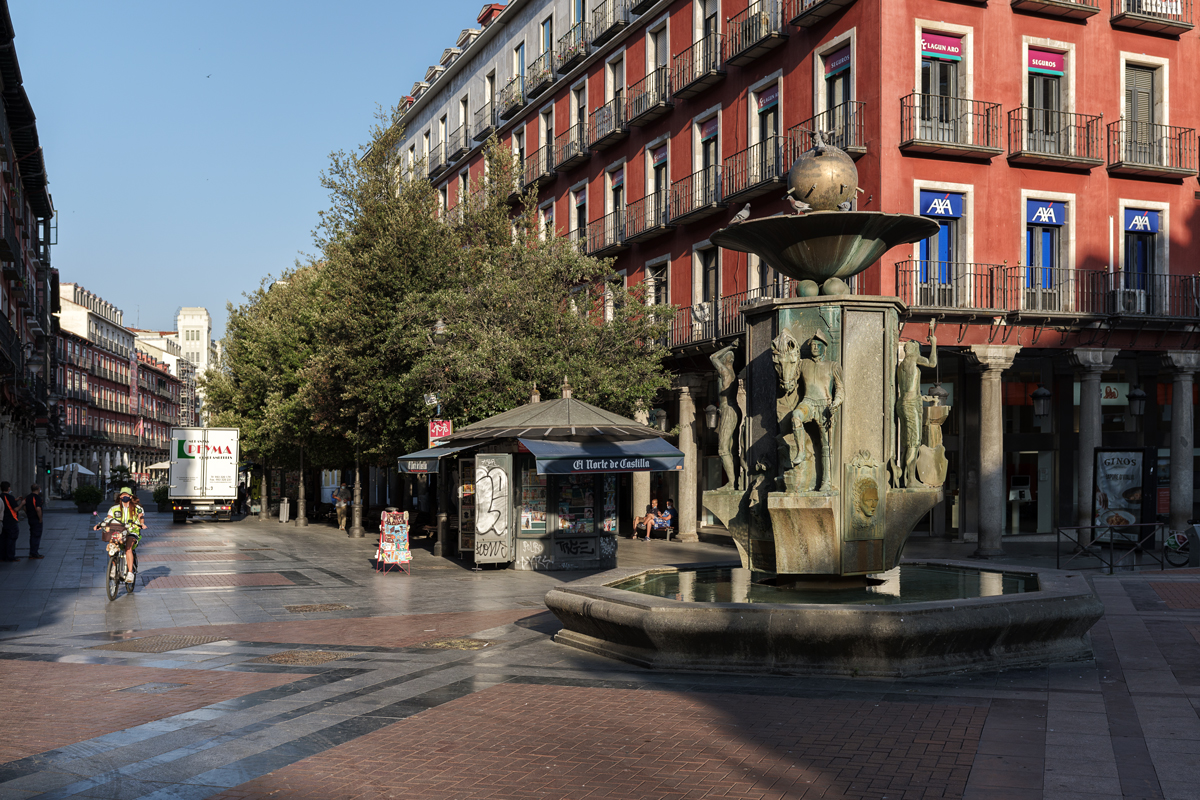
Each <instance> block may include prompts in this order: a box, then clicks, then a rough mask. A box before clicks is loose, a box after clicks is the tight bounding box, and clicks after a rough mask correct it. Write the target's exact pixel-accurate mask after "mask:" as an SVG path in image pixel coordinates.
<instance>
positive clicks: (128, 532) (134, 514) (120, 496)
mask: <svg viewBox="0 0 1200 800" xmlns="http://www.w3.org/2000/svg"><path fill="white" fill-rule="evenodd" d="M110 522H120V523H121V524H123V525H124V526H125V542H124V548H125V582H126V583H133V551H134V550H136V549H137V546H138V543H139V542H140V541H141V540H142V531H144V530H145V529H146V514H145V511H144V510H143V509H142V504H141V503H140V502H138V498H137V495H136V494H134V493H133V490H132V489H130V488H129V487H127V486H122V487H121V491H119V492H117V504H116V505H115V506H113V507H112V508H110V509H109V510H108V515H107V516H105V517H104V520H103V521H102V522H100V523H99V524H98V525H96V526H94V527H93V528H92V530H98V529H99V528H101V527H102V526H104V525H107V524H108V523H110Z"/></svg>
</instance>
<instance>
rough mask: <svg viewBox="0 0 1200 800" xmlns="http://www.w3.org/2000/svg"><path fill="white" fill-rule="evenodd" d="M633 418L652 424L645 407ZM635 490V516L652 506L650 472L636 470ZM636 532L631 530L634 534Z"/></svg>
mask: <svg viewBox="0 0 1200 800" xmlns="http://www.w3.org/2000/svg"><path fill="white" fill-rule="evenodd" d="M633 418H634V419H635V420H636V421H638V422H640V423H642V424H643V425H649V424H650V413H649V412H648V411H646V409H644V408H639V409H638V410H637V411H635V412H634V413H633ZM632 477H633V492H632V496H631V497H630V504H631V505H630V508H632V509H633V516H635V517H640V516H644V515H645V513H646V509H647V508H649V506H650V473H649V472H635V473H633V476H632ZM633 533H634V532H632V531H631V532H630V535H633Z"/></svg>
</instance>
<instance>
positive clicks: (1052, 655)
mask: <svg viewBox="0 0 1200 800" xmlns="http://www.w3.org/2000/svg"><path fill="white" fill-rule="evenodd" d="M905 563H909V564H911V563H915V562H905ZM922 563H926V564H937V565H941V566H944V567H950V568H955V569H961V570H965V571H975V572H980V570H979V567H978V565H977V564H970V563H964V562H956V561H939V562H922ZM999 571H1001V570H987V572H992V573H994V572H999ZM671 572H679V570H678V569H677V568H675V567H669V566H662V567H652V568H649V569H647V568H624V569H617V570H610V571H608V572H604V573H600V574H598V575H594V576H591V577H588V578H584V579H582V580H578V581H574V582H572V583H569V584H564V585H563V586H559V587H556V588H554V589H552V590H550V592H548V593H547V594H546V606H547V607H548V608H549V609H550V610H551V611H552V612H553V613H554V615H555V616H556V617H558V619H559V621H560V622H561V623H562V624H563V630H562V631H560V632H559V633H558V634H557V635H556V636H555V641H557V642H560V643H562V644H566V645H569V646H571V647H576V648H579V649H581V650H586V651H589V652H593V653H597V654H600V655H604V656H608V657H610V658H615V659H619V660H621V661H626V662H628V663H632V664H637V665H639V666H643V667H648V668H652V669H663V670H680V671H694V670H698V671H722V672H724V671H734V672H765V673H778V674H797V675H805V674H825V675H850V676H877V677H903V676H917V675H936V674H942V673H950V672H970V671H994V670H999V669H1008V668H1013V667H1026V666H1036V665H1041V664H1046V663H1050V662H1060V661H1078V660H1086V659H1090V658H1091V657H1092V650H1091V645H1090V643H1089V640H1088V638H1087V632H1088V630H1089V629H1090V628H1091V627H1092V625H1094V624H1095V623H1096V621H1097V620H1099V619H1100V617H1101V615H1102V614H1103V613H1104V608H1103V606H1102V604H1101V603H1100V601H1099V600H1098V599H1097V598H1096V597H1095V595H1094V594H1092V592H1091V590H1090V588H1089V587H1088V585H1087V581H1086V580H1085V579H1084V578H1083V577H1081V576H1079V575H1078V574H1075V573H1067V572H1060V571H1058V570H1048V569H1037V568H1023V569H1021V570H1019V571H1010V572H1019V573H1020V574H1021V575H1023V576H1032V580H1033V581H1035V582H1036V585H1037V589H1036V590H1035V591H1024V592H1019V593H1013V594H1004V595H997V596H986V597H969V598H965V599H964V598H956V599H944V600H926V601H919V602H913V603H901V604H889V605H870V604H845V603H840V601H838V600H834V599H832V598H831V602H830V603H764V602H737V603H735V602H728V603H725V602H714V603H709V602H684V601H681V600H675V599H671V598H665V597H655V596H651V595H647V594H641V593H638V592H633V591H628V590H625V589H619V588H616V585H617V584H621V583H623V582H628V581H631V580H638V579H639V578H640V577H642V576H645V577H646V578H648V579H653V578H654V577H656V576H660V575H663V574H666V573H671ZM698 593H699V592H698Z"/></svg>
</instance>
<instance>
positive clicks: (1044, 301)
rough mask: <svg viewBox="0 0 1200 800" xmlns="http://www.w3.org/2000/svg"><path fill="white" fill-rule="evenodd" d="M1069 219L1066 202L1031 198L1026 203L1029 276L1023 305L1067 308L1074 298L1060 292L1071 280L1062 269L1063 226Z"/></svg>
mask: <svg viewBox="0 0 1200 800" xmlns="http://www.w3.org/2000/svg"><path fill="white" fill-rule="evenodd" d="M1066 219H1067V208H1066V205H1064V204H1063V203H1055V202H1052V201H1049V200H1027V201H1026V203H1025V280H1024V282H1023V283H1024V292H1025V297H1024V298H1023V304H1022V307H1023V308H1028V309H1036V310H1041V311H1067V310H1069V309H1070V305H1069V304H1070V301H1071V298H1070V297H1069V296H1068V295H1065V294H1063V296H1060V294H1062V293H1061V292H1060V287H1061V286H1063V285H1069V283H1070V281H1069V279H1067V278H1066V276H1064V275H1062V274H1061V273H1060V271H1059V269H1058V268H1059V264H1060V262H1061V248H1062V240H1063V237H1062V226H1063V224H1064V223H1065V222H1066Z"/></svg>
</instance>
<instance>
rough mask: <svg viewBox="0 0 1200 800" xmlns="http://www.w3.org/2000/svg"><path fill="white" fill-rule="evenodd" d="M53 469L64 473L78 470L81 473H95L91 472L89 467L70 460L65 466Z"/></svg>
mask: <svg viewBox="0 0 1200 800" xmlns="http://www.w3.org/2000/svg"><path fill="white" fill-rule="evenodd" d="M54 471H55V472H64V473H72V472H75V471H78V472H79V473H80V474H81V475H95V474H96V473H94V472H92V471H91V470H90V469H88V468H87V467H85V466H83V465H82V464H79V463H76V462H72V463H70V464H67V465H66V466H62V467H55V468H54Z"/></svg>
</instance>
